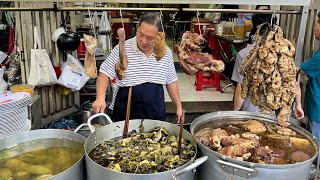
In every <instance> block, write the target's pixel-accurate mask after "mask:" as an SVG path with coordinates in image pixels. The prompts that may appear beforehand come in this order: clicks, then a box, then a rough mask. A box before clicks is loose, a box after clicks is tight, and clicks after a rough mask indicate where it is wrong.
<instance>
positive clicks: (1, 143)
mask: <svg viewBox="0 0 320 180" xmlns="http://www.w3.org/2000/svg"><path fill="white" fill-rule="evenodd" d="M52 138H55V139H68V140H72V141H76V142H79V143H81V144H84V143H85V141H86V139H85V138H84V137H83V136H81V135H80V134H77V133H75V132H72V131H66V130H59V129H40V130H32V131H26V132H22V133H19V134H16V135H13V136H10V137H7V138H5V139H1V140H0V151H1V150H4V149H6V148H11V147H14V146H16V145H18V144H20V143H24V142H28V141H33V140H42V139H52ZM50 142H52V143H49V142H48V143H45V144H35V146H41V147H48V148H49V147H56V145H55V143H54V142H53V141H50ZM66 146H67V145H66ZM32 149H33V147H32V146H28V147H24V148H23V150H26V152H28V151H30V150H32ZM83 157H84V156H82V157H81V159H80V160H79V161H78V162H77V163H75V164H74V165H73V166H71V167H70V168H69V169H67V170H65V171H63V172H61V173H59V174H57V175H55V176H53V177H50V178H48V180H70V179H77V180H84V176H85V174H84V172H85V171H84V158H83Z"/></svg>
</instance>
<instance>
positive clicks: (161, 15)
mask: <svg viewBox="0 0 320 180" xmlns="http://www.w3.org/2000/svg"><path fill="white" fill-rule="evenodd" d="M162 17H163V14H162V11H161V10H160V22H161V27H162V31H163V32H164V27H163V23H162Z"/></svg>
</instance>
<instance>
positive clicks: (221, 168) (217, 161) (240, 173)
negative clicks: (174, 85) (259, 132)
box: [190, 111, 319, 180]
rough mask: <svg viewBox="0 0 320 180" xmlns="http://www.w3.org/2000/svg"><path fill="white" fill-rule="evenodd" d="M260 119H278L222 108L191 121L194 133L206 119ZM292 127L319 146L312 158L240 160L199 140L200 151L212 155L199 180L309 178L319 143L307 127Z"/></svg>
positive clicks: (301, 179)
mask: <svg viewBox="0 0 320 180" xmlns="http://www.w3.org/2000/svg"><path fill="white" fill-rule="evenodd" d="M248 119H257V120H261V121H265V122H275V121H276V119H275V117H273V116H267V115H261V114H256V113H250V112H241V111H222V112H214V113H208V114H205V115H202V116H200V117H198V118H196V119H195V120H194V121H193V122H192V124H191V128H190V130H191V134H192V135H194V134H195V133H196V132H197V131H198V130H200V129H202V128H203V127H204V126H205V124H206V123H208V122H214V123H215V124H219V123H222V124H226V121H229V120H248ZM289 127H290V128H291V129H293V130H295V131H297V132H299V133H301V134H303V135H304V136H305V137H306V138H308V139H309V140H310V141H311V142H312V144H313V145H314V147H315V148H316V154H315V155H314V156H313V157H312V158H311V159H309V160H307V161H304V162H300V163H295V164H286V165H273V164H258V163H252V162H246V161H240V160H236V159H233V158H229V157H226V156H225V155H222V154H219V153H218V152H215V151H213V150H211V149H209V148H208V147H206V146H204V145H203V144H201V143H199V142H197V143H198V145H199V147H200V150H201V154H203V155H206V156H208V157H209V159H208V161H207V162H205V163H204V164H203V165H201V166H200V167H199V168H198V169H199V171H198V172H199V180H211V179H214V180H245V179H250V180H271V179H272V180H288V179H295V180H308V178H309V172H310V169H311V165H312V162H313V160H314V159H315V158H316V156H317V155H318V150H319V143H318V142H317V140H316V139H315V137H313V136H312V135H311V134H310V133H309V132H308V131H306V130H304V129H303V128H301V127H299V126H296V125H293V124H292V125H290V126H289Z"/></svg>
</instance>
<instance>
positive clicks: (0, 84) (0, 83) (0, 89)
mask: <svg viewBox="0 0 320 180" xmlns="http://www.w3.org/2000/svg"><path fill="white" fill-rule="evenodd" d="M2 77H3V71H2V69H0V94H3V93H6V92H7V88H8V84H7V83H6V81H5V80H3V78H2Z"/></svg>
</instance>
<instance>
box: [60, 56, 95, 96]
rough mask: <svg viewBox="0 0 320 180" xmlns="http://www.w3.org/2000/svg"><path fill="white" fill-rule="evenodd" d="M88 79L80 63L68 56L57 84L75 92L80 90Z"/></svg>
mask: <svg viewBox="0 0 320 180" xmlns="http://www.w3.org/2000/svg"><path fill="white" fill-rule="evenodd" d="M89 79H90V77H89V76H88V75H87V74H86V73H85V69H84V67H83V65H82V64H81V62H80V61H79V60H77V59H76V58H74V57H73V56H72V55H70V54H68V55H67V61H66V62H65V64H64V65H63V67H62V73H61V76H60V77H59V79H58V84H60V85H62V86H64V87H67V88H70V89H72V90H73V91H75V90H80V89H81V88H82V87H83V86H84V85H85V84H86V83H87V81H88V80H89Z"/></svg>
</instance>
